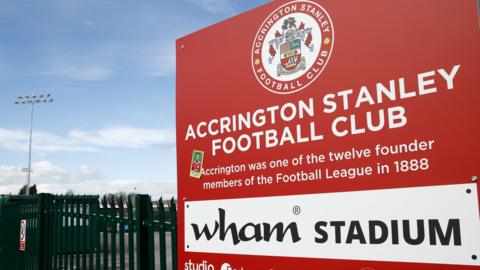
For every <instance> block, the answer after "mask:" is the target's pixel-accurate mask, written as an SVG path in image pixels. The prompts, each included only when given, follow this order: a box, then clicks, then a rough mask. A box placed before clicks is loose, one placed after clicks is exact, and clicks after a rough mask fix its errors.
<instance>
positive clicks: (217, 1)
mask: <svg viewBox="0 0 480 270" xmlns="http://www.w3.org/2000/svg"><path fill="white" fill-rule="evenodd" d="M187 1H188V2H190V3H192V4H195V5H196V6H198V7H200V8H202V9H204V10H206V11H208V12H211V13H226V14H233V13H234V9H233V5H232V3H231V2H230V0H187Z"/></svg>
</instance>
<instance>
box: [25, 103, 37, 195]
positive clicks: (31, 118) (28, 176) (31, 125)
mask: <svg viewBox="0 0 480 270" xmlns="http://www.w3.org/2000/svg"><path fill="white" fill-rule="evenodd" d="M34 105H35V102H32V110H31V111H30V144H29V147H28V172H27V190H26V194H27V196H28V195H30V173H31V171H32V132H33V106H34Z"/></svg>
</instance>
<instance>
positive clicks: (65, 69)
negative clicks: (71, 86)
mask: <svg viewBox="0 0 480 270" xmlns="http://www.w3.org/2000/svg"><path fill="white" fill-rule="evenodd" d="M46 74H47V75H53V76H58V77H63V78H66V79H73V80H80V81H99V80H104V79H106V78H108V77H110V75H112V71H111V70H110V69H107V68H105V67H101V66H95V65H84V66H83V65H78V64H76V63H72V64H69V65H62V64H60V65H56V66H53V67H52V68H51V69H50V70H49V71H48V72H47V73H46Z"/></svg>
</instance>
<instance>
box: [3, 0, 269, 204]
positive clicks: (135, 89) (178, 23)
mask: <svg viewBox="0 0 480 270" xmlns="http://www.w3.org/2000/svg"><path fill="white" fill-rule="evenodd" d="M267 2H269V1H266V0H253V1H241V0H177V1H169V0H150V1H146V0H42V1H35V0H0V194H9V193H12V194H16V193H18V191H19V189H20V188H21V187H22V186H23V185H24V184H25V183H26V173H25V172H23V171H22V168H24V167H27V165H28V136H29V121H30V120H29V119H30V107H29V105H22V104H20V105H16V104H14V102H15V100H16V98H17V96H25V95H35V94H51V95H52V97H53V98H54V101H53V102H52V103H48V104H43V103H42V104H37V105H35V107H34V122H33V146H32V148H33V149H32V175H31V182H32V184H36V185H37V189H38V191H39V192H45V193H56V194H61V193H65V192H67V191H73V193H75V194H105V193H117V192H126V193H131V192H136V193H147V194H150V195H152V196H153V197H159V196H167V197H168V196H175V195H176V152H175V40H176V39H177V38H180V37H182V36H185V35H187V34H189V33H191V32H194V31H197V30H200V29H202V28H204V27H207V26H209V25H212V24H215V23H218V22H220V21H222V20H224V19H227V18H229V17H232V16H234V15H237V14H240V13H242V12H245V11H248V10H250V9H252V8H255V7H257V6H260V5H263V4H265V3H267Z"/></svg>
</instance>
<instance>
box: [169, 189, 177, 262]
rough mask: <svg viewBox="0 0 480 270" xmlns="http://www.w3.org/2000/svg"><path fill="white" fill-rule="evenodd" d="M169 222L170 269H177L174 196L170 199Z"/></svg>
mask: <svg viewBox="0 0 480 270" xmlns="http://www.w3.org/2000/svg"><path fill="white" fill-rule="evenodd" d="M169 207H170V222H171V223H172V237H171V240H172V269H173V270H177V269H178V262H177V259H178V253H177V252H178V248H177V232H178V226H177V225H178V224H177V206H176V204H175V200H174V198H172V199H171V200H170V204H169Z"/></svg>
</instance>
